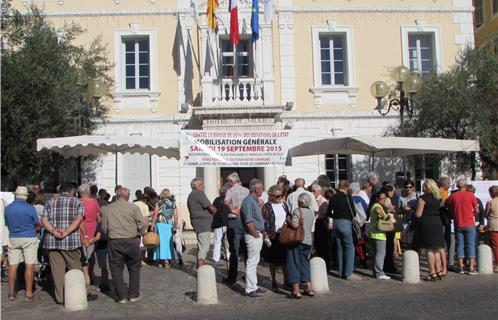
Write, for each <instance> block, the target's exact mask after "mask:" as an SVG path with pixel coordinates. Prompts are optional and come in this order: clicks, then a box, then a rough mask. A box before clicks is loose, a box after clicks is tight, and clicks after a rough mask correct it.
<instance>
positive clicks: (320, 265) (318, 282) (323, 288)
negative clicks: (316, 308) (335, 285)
mask: <svg viewBox="0 0 498 320" xmlns="http://www.w3.org/2000/svg"><path fill="white" fill-rule="evenodd" d="M310 269H311V286H312V288H313V291H315V292H318V293H325V292H329V291H330V289H329V279H328V276H327V265H326V264H325V260H323V259H322V258H320V257H314V258H313V259H311V261H310Z"/></svg>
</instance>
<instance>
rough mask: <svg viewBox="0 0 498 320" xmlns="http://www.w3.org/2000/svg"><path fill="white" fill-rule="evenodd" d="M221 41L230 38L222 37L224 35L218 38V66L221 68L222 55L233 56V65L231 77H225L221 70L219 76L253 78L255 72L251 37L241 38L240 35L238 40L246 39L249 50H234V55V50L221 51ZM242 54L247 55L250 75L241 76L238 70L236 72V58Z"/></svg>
mask: <svg viewBox="0 0 498 320" xmlns="http://www.w3.org/2000/svg"><path fill="white" fill-rule="evenodd" d="M221 41H230V38H227V37H224V36H220V38H219V42H220V48H219V50H220V61H219V66H220V68H223V56H224V55H225V56H231V57H233V59H234V66H233V73H234V74H233V76H232V77H225V76H224V75H223V70H221V71H220V76H221V77H222V78H223V79H240V78H243V79H253V78H254V75H255V74H256V69H255V68H256V66H255V63H256V61H255V59H254V45H253V43H252V42H251V38H245V37H244V38H243V37H241V39H240V41H247V42H248V44H249V47H248V48H249V50H250V51H244V52H243V53H241V52H239V51H237V50H235V55H234V52H233V51H232V52H227V53H226V54H224V52H223V51H222V48H221ZM242 55H245V56H248V57H249V68H250V72H249V73H250V74H251V75H250V76H249V77H246V76H244V77H241V76H240V75H239V74H238V72H237V69H238V63H237V60H238V57H239V56H242Z"/></svg>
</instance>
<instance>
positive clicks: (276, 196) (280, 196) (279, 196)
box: [273, 194, 283, 199]
mask: <svg viewBox="0 0 498 320" xmlns="http://www.w3.org/2000/svg"><path fill="white" fill-rule="evenodd" d="M273 197H275V198H277V199H280V198H282V197H283V195H281V194H274V195H273Z"/></svg>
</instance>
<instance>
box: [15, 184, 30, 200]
mask: <svg viewBox="0 0 498 320" xmlns="http://www.w3.org/2000/svg"><path fill="white" fill-rule="evenodd" d="M28 194H29V193H28V187H26V186H18V187H17V189H16V192H14V195H15V196H16V197H18V198H27V197H28Z"/></svg>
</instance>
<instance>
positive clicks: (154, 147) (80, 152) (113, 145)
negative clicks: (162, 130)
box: [36, 135, 180, 159]
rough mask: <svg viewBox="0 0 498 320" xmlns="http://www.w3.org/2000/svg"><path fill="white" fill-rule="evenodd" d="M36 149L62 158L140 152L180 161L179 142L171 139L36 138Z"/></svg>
mask: <svg viewBox="0 0 498 320" xmlns="http://www.w3.org/2000/svg"><path fill="white" fill-rule="evenodd" d="M36 142H37V146H36V150H37V151H41V150H44V149H47V150H51V151H55V152H57V153H60V154H61V155H62V156H63V157H64V158H69V157H84V156H89V155H97V154H106V153H140V154H150V155H157V156H160V157H168V158H175V159H179V158H180V152H179V145H178V139H171V137H170V136H97V135H95V136H73V137H62V138H44V139H38V140H37V141H36Z"/></svg>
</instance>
